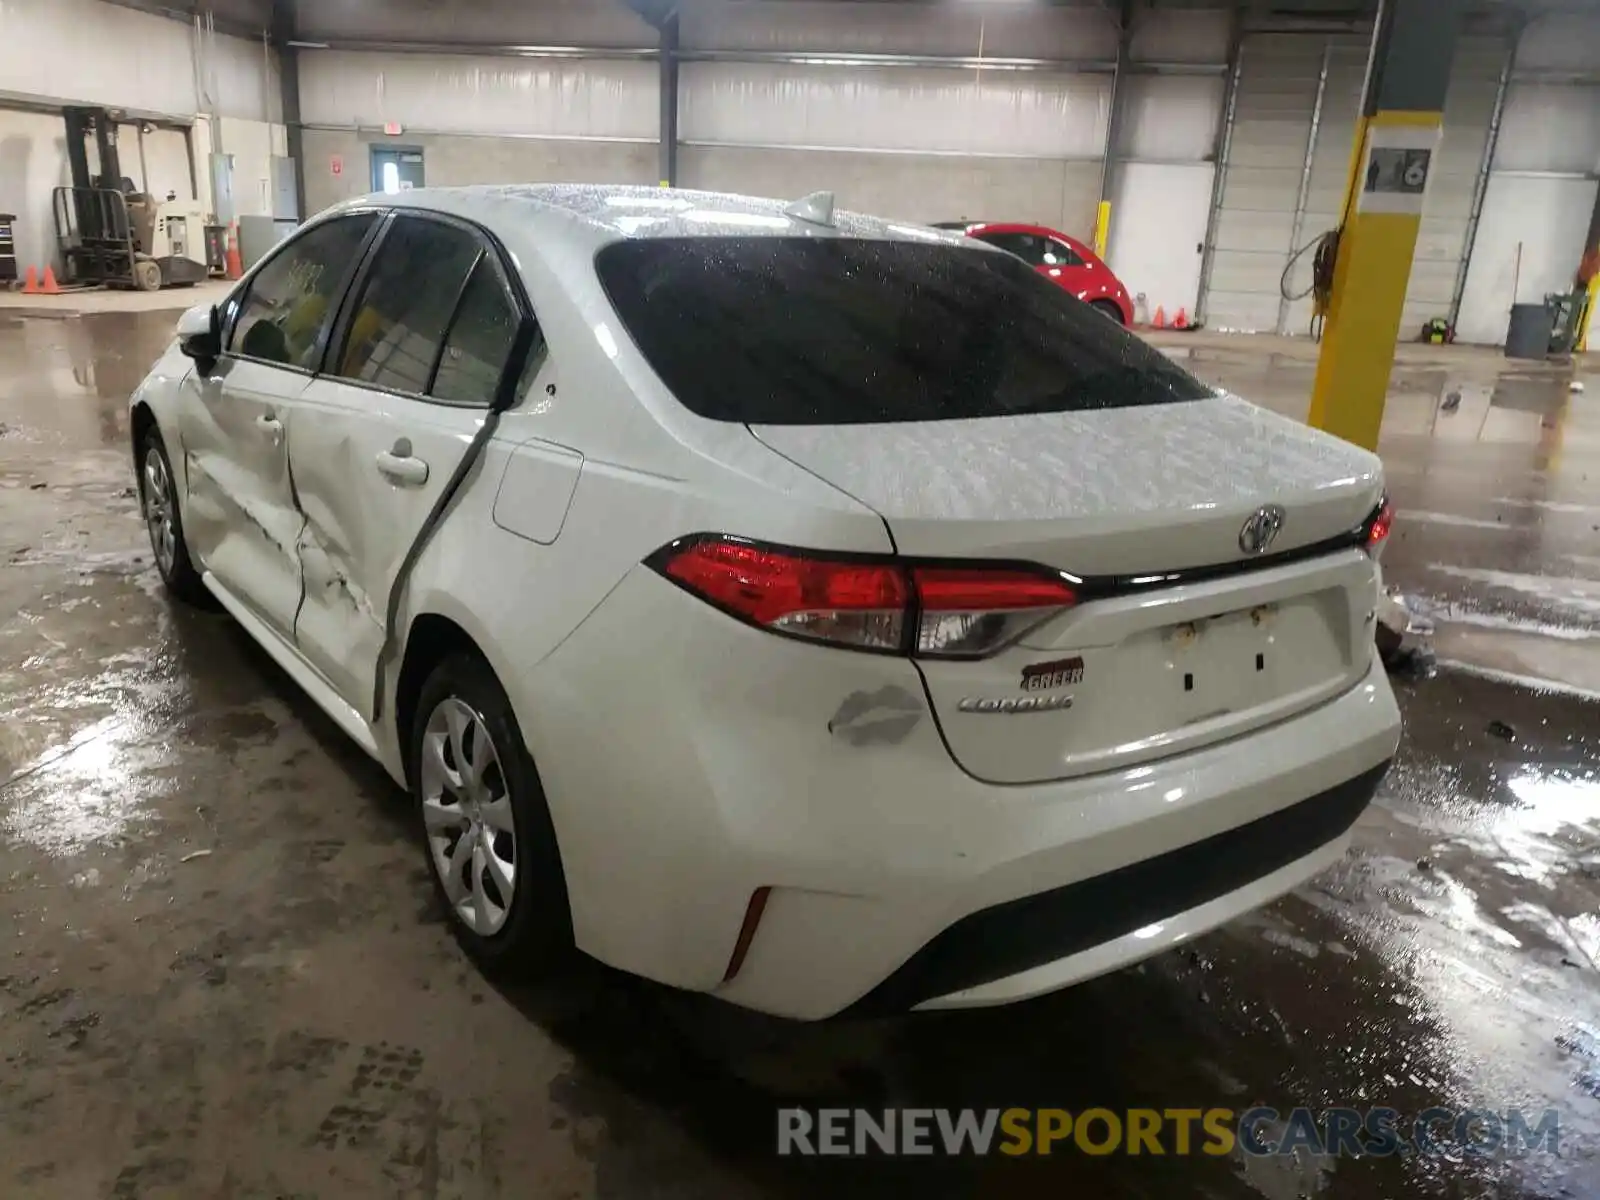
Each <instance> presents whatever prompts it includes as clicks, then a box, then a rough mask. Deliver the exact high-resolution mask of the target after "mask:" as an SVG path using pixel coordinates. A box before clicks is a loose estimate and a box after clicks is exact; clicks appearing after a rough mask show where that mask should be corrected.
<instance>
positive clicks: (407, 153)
mask: <svg viewBox="0 0 1600 1200" xmlns="http://www.w3.org/2000/svg"><path fill="white" fill-rule="evenodd" d="M422 165H423V164H422V148H421V147H420V146H374V147H373V148H372V190H373V191H375V192H387V193H389V195H391V196H392V195H394V194H395V193H397V192H409V191H410V190H411V189H412V188H419V187H421V186H423V183H424V182H425V176H424V174H423V170H422Z"/></svg>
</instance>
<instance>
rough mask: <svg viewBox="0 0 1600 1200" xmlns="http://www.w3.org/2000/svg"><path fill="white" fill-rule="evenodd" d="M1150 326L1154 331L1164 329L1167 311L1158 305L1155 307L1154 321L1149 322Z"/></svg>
mask: <svg viewBox="0 0 1600 1200" xmlns="http://www.w3.org/2000/svg"><path fill="white" fill-rule="evenodd" d="M1150 325H1151V327H1152V328H1154V329H1165V328H1166V327H1167V310H1166V309H1164V308H1162V307H1161V305H1159V304H1158V305H1156V319H1155V320H1154V321H1151V322H1150Z"/></svg>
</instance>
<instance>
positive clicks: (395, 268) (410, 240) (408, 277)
mask: <svg viewBox="0 0 1600 1200" xmlns="http://www.w3.org/2000/svg"><path fill="white" fill-rule="evenodd" d="M482 255H483V247H482V244H481V243H480V242H479V241H478V239H477V238H476V237H475V236H473V234H471V233H470V232H468V231H467V230H465V229H462V228H460V227H459V226H455V225H447V224H445V223H444V222H442V221H431V220H428V219H426V218H423V217H414V216H406V215H402V216H400V217H397V218H396V220H395V222H394V224H393V225H392V226H390V227H389V230H388V232H387V233H385V234H384V237H383V241H382V243H381V244H380V245H379V246H378V250H377V255H376V257H375V259H374V260H373V264H372V269H371V270H370V271H369V272H368V273H367V278H366V280H365V282H364V283H363V284H362V285H361V294H360V296H358V297H357V298H356V300H355V303H354V304H352V305H351V309H350V318H349V322H348V326H347V331H346V333H345V338H344V344H343V346H342V347H340V349H339V352H338V353H337V354H336V355H334V356H333V358H332V361H331V362H330V364H329V367H328V373H329V374H331V375H339V376H342V377H344V378H345V379H351V380H356V381H358V382H361V383H370V384H373V385H375V386H377V387H381V388H386V389H388V390H390V391H396V392H411V393H413V394H416V395H422V394H424V393H426V392H427V390H428V387H429V385H430V384H431V383H432V381H433V372H434V368H435V367H436V366H437V364H438V362H439V352H440V350H441V349H442V348H443V346H444V341H445V337H446V335H447V334H448V332H449V327H450V318H451V315H452V314H453V313H454V312H455V309H456V302H457V301H458V300H459V299H460V297H461V291H462V288H463V287H464V286H465V284H466V282H467V276H468V274H469V273H471V271H472V269H473V267H474V266H475V265H476V264H477V262H478V260H479V258H481V257H482Z"/></svg>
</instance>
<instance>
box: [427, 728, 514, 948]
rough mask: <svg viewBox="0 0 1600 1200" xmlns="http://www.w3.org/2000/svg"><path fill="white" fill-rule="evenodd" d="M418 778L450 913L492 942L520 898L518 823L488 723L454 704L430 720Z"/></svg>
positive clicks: (433, 854)
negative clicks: (514, 902)
mask: <svg viewBox="0 0 1600 1200" xmlns="http://www.w3.org/2000/svg"><path fill="white" fill-rule="evenodd" d="M419 776H420V778H419V783H420V789H421V793H422V821H423V826H424V828H425V830H426V832H427V837H428V851H429V855H430V857H431V858H432V859H433V869H434V870H435V871H436V872H437V873H438V875H439V880H440V882H441V883H443V885H444V891H445V896H446V897H447V898H448V899H449V901H450V907H451V910H452V911H453V912H454V913H455V915H456V918H457V919H458V920H459V921H460V922H461V923H462V924H463V925H465V926H466V927H467V928H468V929H470V930H471V931H472V932H473V933H476V934H478V935H480V936H482V937H491V936H493V935H494V934H496V933H498V932H499V931H500V929H501V928H502V927H503V926H504V925H505V923H506V918H507V917H508V916H509V915H510V912H511V901H512V898H513V897H514V896H515V894H516V887H517V829H516V818H515V816H514V814H513V812H512V809H511V796H510V792H509V791H508V788H507V785H506V778H505V773H504V771H502V770H501V766H500V755H499V753H498V751H497V750H496V749H495V745H494V740H493V739H492V738H491V737H490V736H489V731H488V728H487V727H486V725H485V724H484V720H483V717H482V716H480V715H479V714H478V713H476V712H474V711H473V710H472V708H470V707H469V706H468V705H467V704H465V703H464V702H463V701H461V700H459V699H457V698H456V697H454V696H451V697H447V698H446V699H444V700H441V701H440V702H439V704H438V705H437V706H435V708H434V710H433V712H432V713H431V714H430V715H429V717H428V724H427V727H426V729H425V730H424V732H423V735H422V764H421V770H420V772H419Z"/></svg>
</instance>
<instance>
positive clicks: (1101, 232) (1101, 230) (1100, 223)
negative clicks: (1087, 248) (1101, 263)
mask: <svg viewBox="0 0 1600 1200" xmlns="http://www.w3.org/2000/svg"><path fill="white" fill-rule="evenodd" d="M1110 235H1111V201H1109V200H1102V201H1100V207H1099V208H1097V209H1095V213H1094V252H1095V253H1096V254H1097V255H1099V256H1100V257H1101V258H1104V257H1105V256H1106V239H1107V238H1108V237H1110Z"/></svg>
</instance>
